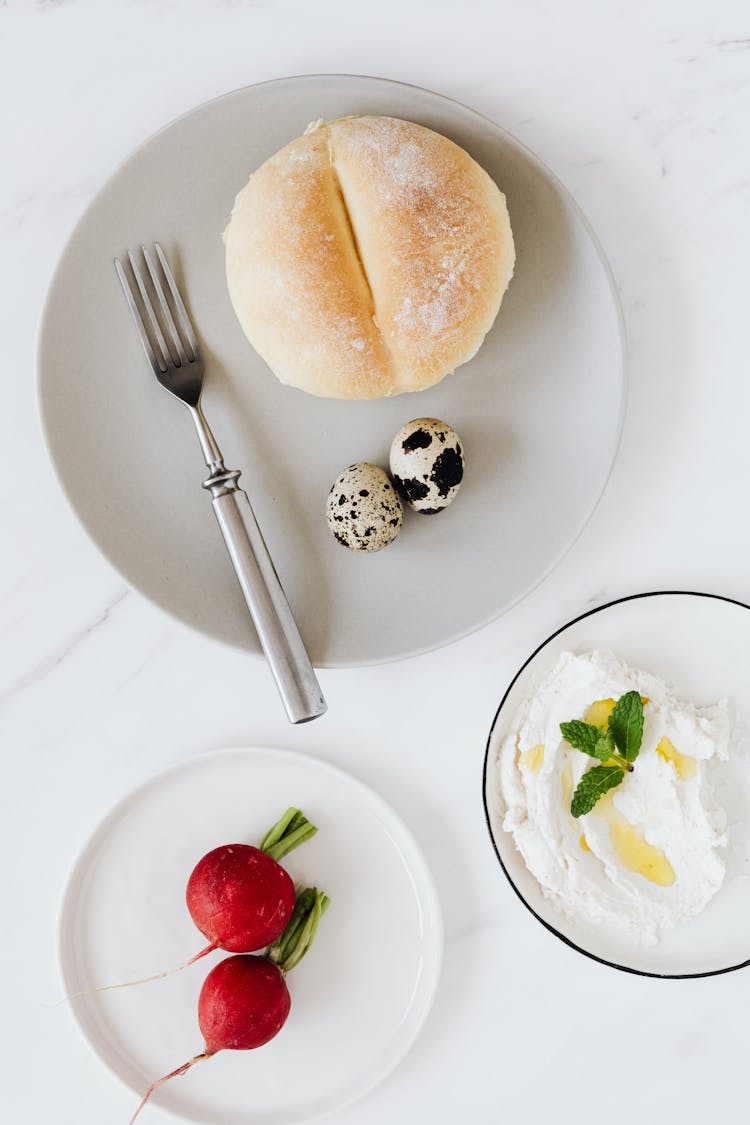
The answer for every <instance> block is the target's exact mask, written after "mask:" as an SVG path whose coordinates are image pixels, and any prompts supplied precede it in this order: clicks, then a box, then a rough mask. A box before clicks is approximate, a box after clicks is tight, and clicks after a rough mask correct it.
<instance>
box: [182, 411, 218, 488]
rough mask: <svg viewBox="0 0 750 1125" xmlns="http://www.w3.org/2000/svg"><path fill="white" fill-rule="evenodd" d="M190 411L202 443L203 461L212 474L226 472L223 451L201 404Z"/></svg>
mask: <svg viewBox="0 0 750 1125" xmlns="http://www.w3.org/2000/svg"><path fill="white" fill-rule="evenodd" d="M188 409H189V411H190V414H191V416H192V419H193V422H194V423H195V428H196V430H197V432H198V440H199V441H200V443H201V450H202V451H203V460H204V461H205V462H206V465H207V466H208V468H209V469H210V471H211V473H212V474H214V473H223V472H224V471H225V469H224V458H223V457H222V455H221V450H220V449H219V446H218V445H217V442H216V438H215V437H214V435H213V434H212V433H211V427H210V426H209V424H208V422H207V421H206V416H205V414H204V413H203V410H202V409H201V404H200V402H198V403H197V404H196V405H195V406H189V407H188Z"/></svg>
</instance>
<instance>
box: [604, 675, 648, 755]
mask: <svg viewBox="0 0 750 1125" xmlns="http://www.w3.org/2000/svg"><path fill="white" fill-rule="evenodd" d="M609 733H610V734H611V735H612V737H613V738H614V740H615V744H616V746H617V749H618V750H619V751H620V753H621V754H622V756H623V758H624V759H625V761H626V762H634V761H635V760H636V758H637V757H638V752H639V750H640V748H641V742H642V740H643V704H642V703H641V697H640V695H639V693H638V692H637V691H629V692H626V694H625V695H621V696H620V698H619V699H618V700H617V703H615V706H614V710H613V711H612V714H611V715H610V716H609Z"/></svg>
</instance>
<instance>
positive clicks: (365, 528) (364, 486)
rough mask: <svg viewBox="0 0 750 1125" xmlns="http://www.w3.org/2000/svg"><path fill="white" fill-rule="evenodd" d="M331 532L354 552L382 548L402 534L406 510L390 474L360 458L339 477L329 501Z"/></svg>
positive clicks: (327, 510)
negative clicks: (402, 523)
mask: <svg viewBox="0 0 750 1125" xmlns="http://www.w3.org/2000/svg"><path fill="white" fill-rule="evenodd" d="M326 518H327V520H328V526H329V528H330V530H331V534H332V535H333V536H334V538H336V539H337V540H338V541H339V543H341V544H343V546H344V547H349V548H350V550H352V551H380V550H381V549H382V548H383V547H387V546H388V544H389V543H392V542H393V540H394V539H395V538H396V536H397V535H398V533H399V530H400V528H401V521H402V520H403V518H404V511H403V508H402V507H401V501H400V500H399V498H398V496H397V495H396V492H395V490H394V488H393V485H392V484H391V482H390V480H389V479H388V475H387V474H386V473H385V472H384V471H383V469H380V468H378V466H377V465H371V464H369V462H367V461H359V462H358V463H357V464H356V465H350V466H349V468H348V469H346V470H345V471H344V472H343V473H341V474H340V476H338V477H336V480H335V481H334V482H333V487H332V488H331V491H330V492H329V494H328V500H327V502H326Z"/></svg>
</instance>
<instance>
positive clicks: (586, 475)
mask: <svg viewBox="0 0 750 1125" xmlns="http://www.w3.org/2000/svg"><path fill="white" fill-rule="evenodd" d="M354 113H378V114H390V115H394V116H398V117H406V118H411V119H413V120H414V121H418V122H421V123H422V124H424V125H427V126H430V127H431V128H433V129H437V130H438V131H440V132H441V133H444V134H447V135H448V136H449V137H452V138H453V139H454V140H455V141H457V142H458V143H459V144H460V145H463V146H464V147H465V148H466V149H468V151H469V152H470V153H471V154H472V155H473V156H474V157H475V158H476V159H477V160H478V161H479V162H480V163H481V164H482V165H484V167H485V168H486V169H487V170H488V171H489V173H490V174H491V175H492V176H493V177H494V179H495V180H496V181H497V183H498V184H499V185H500V187H501V188H502V190H503V191H504V192H505V193H506V195H507V198H508V206H509V209H510V216H511V221H512V225H513V232H514V236H515V240H516V248H517V256H518V261H517V266H516V276H515V277H514V279H513V281H512V283H511V286H510V289H509V291H508V294H507V296H506V298H505V301H504V302H503V307H502V309H501V311H500V315H499V317H498V319H497V322H496V324H495V327H494V328H493V329H492V331H491V332H490V334H489V336H488V338H487V340H486V342H485V344H484V346H483V347H482V349H481V350H480V352H479V353H478V355H477V356H476V357H475V359H473V360H472V361H471V363H470V364H467V365H466V366H465V367H463V368H461V369H460V371H459V372H458V373H457V374H455V375H453V376H451V377H449V378H448V379H446V380H445V381H444V382H443V383H442V384H441V385H439V386H438V387H435V388H433V389H431V390H429V391H425V392H422V393H421V394H418V395H405V396H399V397H397V398H395V399H384V400H381V401H379V402H336V401H333V400H325V399H316V398H313V397H311V396H308V395H305V394H303V393H302V392H301V391H297V390H293V389H291V388H286V387H282V386H281V385H280V384H279V383H278V382H277V380H276V379H275V378H274V376H273V375H272V374H271V373H270V371H269V370H268V369H267V368H266V366H265V364H264V363H263V362H262V361H261V360H260V359H259V358H258V356H257V355H256V354H255V353H254V351H253V350H252V348H251V347H250V345H249V344H248V343H247V341H246V339H245V337H244V336H243V335H242V332H241V331H240V328H239V326H238V324H237V322H236V320H235V317H234V313H233V311H232V309H231V306H230V303H229V299H228V296H227V292H226V285H225V281H224V254H223V246H222V242H221V234H222V231H223V230H224V227H225V226H226V223H227V220H228V217H229V212H230V209H231V207H232V203H233V201H234V197H235V194H236V193H237V191H238V190H239V189H240V188H241V187H242V186H243V185H244V184H245V182H246V181H247V178H248V175H249V173H250V172H251V171H252V170H253V169H254V168H256V167H257V166H258V165H259V164H260V163H261V162H262V161H263V160H265V159H266V157H268V156H270V155H271V153H273V152H274V151H276V150H277V149H278V148H280V147H281V146H282V145H284V144H286V143H287V141H289V140H291V139H292V138H293V137H295V136H298V135H299V134H300V133H301V132H302V131H303V130H304V128H305V126H306V125H307V124H308V122H309V121H310V120H312V119H314V118H317V117H323V118H333V117H339V116H343V115H345V114H354ZM155 238H158V239H159V240H160V241H161V243H162V245H163V246H164V247H165V249H166V250H167V252H168V254H169V255H170V258H171V259H172V260H173V261H174V262H176V263H177V266H178V268H177V271H176V272H177V274H178V280H181V282H182V283H183V285H184V288H185V290H186V292H187V294H188V298H189V300H188V303H189V306H190V308H191V310H192V313H193V317H194V319H195V321H196V323H197V326H198V330H199V336H200V338H201V341H202V343H203V346H204V350H205V353H206V358H207V360H208V365H207V366H208V377H207V388H206V393H205V407H206V414H207V415H208V418H209V420H210V422H211V424H212V426H213V428H214V430H215V432H216V435H217V437H218V439H219V443H220V444H221V446H222V449H223V451H224V453H225V458H226V463H227V464H228V465H230V466H232V467H237V468H240V469H242V470H243V478H242V481H243V484H244V486H245V488H246V489H247V490H248V492H249V494H250V498H251V500H252V502H253V504H254V506H255V509H256V513H257V515H258V518H259V521H260V523H261V526H262V528H263V529H264V532H265V535H266V539H267V541H268V543H269V546H270V548H271V553H272V555H273V557H274V559H275V561H276V565H277V569H278V571H279V574H280V576H281V579H282V582H283V583H284V586H285V588H286V591H287V595H288V597H289V600H290V602H291V604H292V607H293V609H294V611H295V614H296V616H297V618H298V621H299V624H300V628H301V631H302V634H303V636H304V637H305V639H306V641H307V643H308V647H309V649H310V652H311V655H312V657H313V660H314V662H315V663H316V664H317V665H319V666H341V665H352V664H363V663H375V662H378V661H384V660H391V659H394V658H397V657H401V656H407V655H410V654H414V653H417V652H422V651H425V650H427V649H430V648H434V647H436V646H437V645H440V644H444V643H445V642H447V641H449V640H452V639H454V638H456V637H458V636H461V635H463V634H465V633H467V632H470V631H471V630H473V629H476V628H478V627H479V626H481V625H483V624H485V623H487V622H488V621H490V620H492V619H493V618H494V617H496V616H497V615H498V614H499V613H501V612H502V611H503V610H505V609H507V608H508V607H509V606H510V605H511V604H513V603H514V602H516V601H518V599H519V598H521V597H522V596H523V595H524V594H526V593H527V592H528V591H529V590H530V589H532V588H533V587H534V586H535V585H536V584H537V583H538V582H539V581H540V580H541V579H542V578H543V577H544V575H545V574H546V573H548V572H549V570H550V569H551V568H552V567H553V566H554V564H555V563H556V562H557V561H558V560H559V559H560V557H561V556H562V555H563V554H564V553H565V551H566V550H567V549H568V548H569V547H570V545H571V543H572V542H573V541H574V540H575V538H576V536H577V535H578V534H579V532H580V531H581V529H582V527H583V526H584V524H585V522H586V520H587V519H588V517H589V515H590V514H591V512H592V510H593V508H594V505H595V503H596V501H597V499H598V497H599V495H600V493H601V490H602V488H603V486H604V483H605V481H606V479H607V476H608V473H609V470H610V467H611V464H612V461H613V457H614V454H615V449H616V445H617V441H618V437H619V432H620V424H621V417H622V409H623V399H624V375H623V354H622V333H621V323H620V311H619V305H618V301H617V297H616V295H615V291H614V287H613V284H612V278H611V276H610V273H609V269H608V267H607V264H606V262H605V260H604V257H603V254H602V251H601V248H600V247H599V245H598V243H597V242H596V239H595V238H594V236H593V234H592V232H591V230H590V228H589V227H588V225H587V223H586V221H585V219H584V218H583V216H582V215H581V213H580V211H579V210H578V208H577V207H576V205H575V203H574V202H573V200H572V199H571V197H570V196H569V195H568V193H567V192H566V191H565V189H564V188H563V187H562V185H561V184H560V183H559V182H558V181H557V180H556V179H555V177H554V176H552V175H551V173H550V172H549V171H548V170H547V169H546V168H545V167H544V166H543V165H542V164H541V163H540V162H539V161H538V160H537V159H536V157H534V156H533V155H532V154H531V153H530V152H528V150H526V149H525V148H523V146H522V145H520V144H519V143H518V141H516V140H514V139H513V137H511V136H510V135H509V134H508V133H506V132H504V131H503V130H502V129H500V128H498V126H497V125H494V124H493V123H492V122H490V121H488V120H486V119H485V118H483V117H481V116H480V115H479V114H477V113H475V112H473V111H472V110H470V109H467V108H466V107H465V106H461V105H458V104H457V103H455V102H452V101H449V100H447V99H446V98H443V97H440V96H439V95H437V94H432V93H429V92H427V91H425V90H420V89H417V88H416V87H413V86H405V85H402V84H400V83H396V82H387V81H384V80H382V79H375V78H357V77H346V76H332V75H323V76H308V77H303V78H290V79H283V80H280V81H277V82H271V83H266V84H264V85H260V86H252V87H249V88H247V89H244V90H238V91H236V92H235V93H232V94H228V95H227V96H226V97H223V98H219V99H218V100H216V101H213V102H209V103H208V104H206V105H203V106H200V107H199V108H198V109H196V110H194V111H193V112H192V113H189V114H188V115H187V116H185V117H182V118H180V119H179V120H178V121H175V122H173V123H172V124H171V125H169V126H168V127H167V128H166V129H163V130H162V131H161V132H160V133H158V134H157V135H156V136H154V137H152V138H151V140H149V141H147V142H146V143H145V144H144V145H143V146H142V147H141V148H139V149H138V150H137V151H136V152H135V153H133V155H132V156H130V157H129V158H128V160H127V161H126V162H125V163H124V164H123V165H122V166H121V167H120V168H119V170H118V171H117V172H116V173H115V174H114V175H113V176H112V178H111V179H110V180H109V181H108V182H107V183H106V184H105V185H104V187H103V188H102V189H101V191H100V192H99V194H98V195H97V197H96V198H95V199H94V201H93V202H92V204H91V205H90V207H89V208H88V210H87V211H86V213H85V215H84V217H83V219H82V220H81V222H80V223H79V225H78V227H77V228H76V230H75V232H74V234H73V236H72V238H71V240H70V242H69V244H68V246H67V248H66V250H65V252H64V254H63V257H62V260H61V262H60V265H59V267H58V270H57V273H56V274H55V277H54V280H53V282H52V287H51V291H50V294H49V299H48V303H47V308H46V312H45V315H44V319H43V323H42V328H41V336H40V345H39V387H40V400H41V409H42V416H43V421H44V429H45V432H46V436H47V441H48V444H49V448H50V451H51V454H52V459H53V461H54V463H55V466H56V468H57V471H58V474H59V476H60V480H61V482H62V485H63V488H64V489H65V492H66V493H67V495H68V498H69V499H70V502H71V503H72V505H73V507H74V509H75V511H76V512H77V513H78V516H79V517H80V519H81V521H82V523H83V525H84V527H85V528H86V529H87V531H88V532H89V534H90V535H91V537H92V539H93V540H94V541H95V543H96V544H97V545H98V546H99V548H100V549H101V550H102V551H103V552H104V554H105V555H106V556H107V558H108V559H109V560H110V561H111V562H112V564H113V565H114V566H116V567H117V569H118V570H119V571H120V572H121V573H122V575H123V576H124V577H125V578H126V579H127V581H128V582H130V583H131V584H132V585H133V586H135V587H136V589H138V590H140V591H141V592H142V593H143V594H145V595H146V596H147V597H149V598H151V599H152V600H153V601H154V602H156V603H157V604H158V605H160V606H161V607H162V608H164V609H165V610H167V611H168V612H170V613H172V614H174V615H175V616H177V617H178V618H180V619H181V620H182V621H184V622H186V623H187V624H189V625H192V626H194V627H195V628H197V629H199V630H201V631H202V632H204V633H207V634H208V635H210V636H212V637H216V638H219V639H221V640H223V641H228V642H229V643H231V644H234V645H239V646H241V647H243V648H246V649H250V650H253V651H258V642H257V639H256V637H255V633H254V631H253V628H252V625H251V624H250V621H249V619H248V616H247V612H246V610H245V607H244V603H243V602H242V598H241V595H240V593H239V589H238V586H237V582H236V579H235V577H234V574H233V572H232V570H231V567H230V565H229V562H228V559H227V557H226V552H225V548H224V545H223V543H222V541H221V539H220V536H219V534H218V531H217V529H216V527H215V526H214V517H213V513H212V511H211V507H210V502H209V498H208V496H207V495H206V494H205V493H204V492H203V490H202V489H201V487H200V484H201V480H202V479H203V476H204V475H205V474H204V472H203V470H202V462H201V458H200V454H199V450H198V445H197V442H196V438H195V434H194V432H193V427H192V424H191V422H190V420H189V418H188V417H187V416H186V414H185V413H184V412H183V411H182V408H181V406H180V405H179V404H178V403H176V402H175V401H174V400H173V399H172V398H171V397H170V396H169V395H168V394H166V393H165V392H164V391H163V390H162V388H161V387H160V386H158V384H157V383H156V380H155V379H154V377H153V375H152V374H151V372H150V370H149V369H148V367H147V365H146V362H145V360H144V357H143V354H142V351H141V347H140V343H139V341H138V340H137V338H136V334H135V331H134V329H133V325H132V323H131V321H130V317H129V314H128V311H127V309H126V307H125V304H124V301H123V297H122V293H121V292H120V289H119V285H118V282H117V279H116V276H115V273H114V269H113V267H112V258H113V257H114V255H116V254H122V253H123V251H124V250H125V249H126V248H127V247H129V246H134V245H135V244H137V243H138V242H139V241H149V240H152V239H155ZM424 415H434V416H437V417H439V418H443V419H445V420H446V421H448V422H450V423H451V424H452V425H454V426H455V428H456V429H457V430H458V432H459V433H460V435H461V436H462V438H463V440H464V446H465V448H466V451H467V460H468V467H467V474H466V478H465V482H464V485H463V487H462V490H461V493H460V495H459V497H458V499H457V501H456V502H455V503H454V504H453V506H452V507H451V508H450V509H449V510H448V511H446V512H445V513H443V514H441V515H440V516H439V517H424V516H422V517H418V516H410V518H408V519H407V521H406V526H405V527H404V530H403V531H402V533H401V535H400V536H399V539H398V540H397V542H396V543H395V544H394V545H393V546H392V547H391V548H389V549H388V550H385V551H382V552H380V553H378V554H374V555H371V556H367V557H363V556H362V555H355V554H353V553H351V552H348V551H346V550H345V549H344V548H342V547H340V546H339V545H338V544H337V543H336V542H335V541H334V540H333V539H332V538H331V536H330V534H329V532H328V529H327V526H326V522H325V517H324V509H325V500H326V496H327V493H328V490H329V488H330V485H331V484H332V482H333V480H334V479H335V477H336V476H337V475H338V473H339V472H340V471H341V470H342V469H344V468H345V467H346V466H347V465H349V464H350V463H351V462H353V461H375V462H378V463H380V464H387V455H388V449H389V446H390V442H391V439H392V437H393V435H394V434H395V433H396V431H397V430H398V429H399V428H400V427H401V426H402V425H403V424H404V423H405V422H407V421H409V420H410V419H412V418H415V417H419V416H424ZM582 426H583V427H585V430H586V441H585V442H579V441H571V437H570V435H571V434H575V433H579V432H580V430H581V427H582Z"/></svg>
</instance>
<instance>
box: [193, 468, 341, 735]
mask: <svg viewBox="0 0 750 1125" xmlns="http://www.w3.org/2000/svg"><path fill="white" fill-rule="evenodd" d="M239 475H240V473H239V470H237V469H223V468H222V470H220V471H218V472H215V473H213V474H212V475H211V476H210V477H209V478H208V480H207V481H205V482H204V485H203V487H204V488H206V489H208V491H209V492H210V493H211V497H212V499H211V502H212V504H213V509H214V512H215V513H216V519H217V521H218V524H219V527H220V528H221V534H222V535H223V536H224V542H225V543H226V546H227V550H228V551H229V557H230V559H231V560H232V566H233V567H234V570H235V573H236V575H237V578H238V579H239V583H240V586H241V588H242V593H243V594H244V596H245V601H246V602H247V607H248V609H249V610H250V616H251V617H252V619H253V624H254V625H255V629H256V631H257V633H258V639H259V640H260V643H261V646H262V648H263V652H264V653H265V656H266V660H267V661H268V664H269V666H270V668H271V672H272V673H273V677H274V679H275V680H276V686H277V687H278V689H279V694H280V695H281V698H282V701H283V703H284V707H285V708H286V713H287V716H288V718H289V721H290V722H292V723H305V722H308V721H309V720H310V719H316V718H317V717H318V716H319V715H324V714H325V712H326V711H327V710H328V707H327V705H326V701H325V699H324V698H323V693H322V691H321V690H320V684H319V683H318V680H317V677H316V675H315V670H314V668H313V666H312V664H311V663H310V657H309V656H308V655H307V650H306V649H305V645H304V642H303V640H302V637H301V636H300V634H299V630H298V628H297V625H296V623H295V621H294V618H293V616H292V611H291V609H290V608H289V602H288V601H287V600H286V594H285V593H284V590H283V589H282V586H281V582H280V581H279V577H278V575H277V573H276V568H275V567H274V565H273V562H272V560H271V556H270V555H269V553H268V548H267V547H266V544H265V540H264V539H263V534H262V532H261V530H260V528H259V527H258V521H257V520H256V518H255V514H254V512H253V509H252V507H251V505H250V500H249V499H248V495H247V493H246V492H245V491H244V490H243V489H241V488H240V487H239V485H238V484H237V480H238V478H239Z"/></svg>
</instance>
